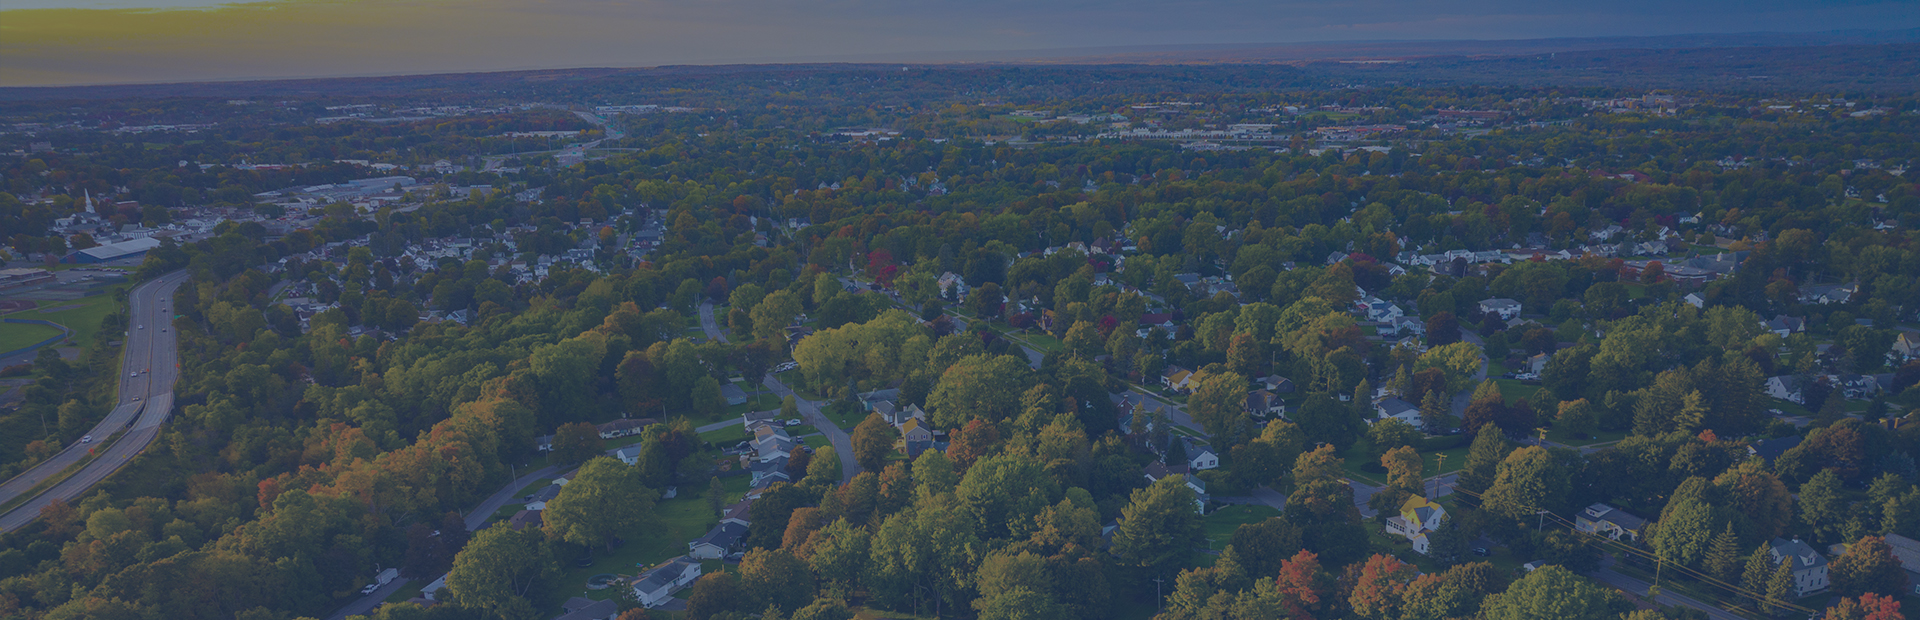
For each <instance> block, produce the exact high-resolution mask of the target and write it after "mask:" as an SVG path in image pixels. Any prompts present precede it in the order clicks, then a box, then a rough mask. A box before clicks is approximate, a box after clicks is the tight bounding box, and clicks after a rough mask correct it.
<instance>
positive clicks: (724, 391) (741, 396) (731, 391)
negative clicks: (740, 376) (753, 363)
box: [720, 381, 747, 406]
mask: <svg viewBox="0 0 1920 620" xmlns="http://www.w3.org/2000/svg"><path fill="white" fill-rule="evenodd" d="M720 397H721V398H724V399H727V405H728V406H733V405H744V404H747V391H746V390H742V389H740V384H738V383H734V382H732V381H728V382H726V383H725V384H722V385H721V386H720Z"/></svg>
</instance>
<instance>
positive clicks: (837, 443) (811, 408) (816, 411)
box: [696, 301, 860, 484]
mask: <svg viewBox="0 0 1920 620" xmlns="http://www.w3.org/2000/svg"><path fill="white" fill-rule="evenodd" d="M700 329H701V330H703V331H705V332H707V338H708V339H710V340H714V341H716V342H727V335H726V334H725V333H724V332H721V331H720V325H719V323H718V322H716V321H714V319H713V303H712V302H704V301H703V302H700ZM762 384H763V385H765V386H767V389H768V390H771V391H772V392H773V393H774V395H775V396H779V397H781V398H785V397H787V396H792V397H793V402H794V404H795V405H796V406H798V407H799V408H800V418H801V419H803V420H806V421H807V423H808V424H812V425H813V426H814V428H818V429H820V434H822V435H825V436H826V437H827V441H828V442H830V443H832V444H833V452H834V454H835V455H837V456H839V457H840V482H841V483H842V484H844V483H847V482H852V481H853V477H854V475H855V474H859V473H860V464H859V463H855V462H854V461H853V438H852V437H849V436H848V435H847V432H846V431H844V430H841V428H840V426H839V425H838V424H834V423H833V420H832V419H830V418H828V417H827V416H826V414H823V413H821V412H820V405H822V404H824V403H823V402H821V401H812V400H807V399H805V398H802V397H800V395H799V394H796V393H794V391H793V388H789V387H787V384H785V383H782V382H780V378H779V377H776V376H773V375H772V374H768V375H767V376H766V377H765V378H764V379H763V380H762ZM728 424H739V422H738V421H729V420H722V421H720V422H715V423H713V424H708V425H706V426H702V427H700V428H698V429H696V430H698V431H700V432H703V433H704V432H707V431H711V430H718V429H722V428H726V426H727V425H728Z"/></svg>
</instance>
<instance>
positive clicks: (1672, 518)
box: [1651, 476, 1715, 565]
mask: <svg viewBox="0 0 1920 620" xmlns="http://www.w3.org/2000/svg"><path fill="white" fill-rule="evenodd" d="M1711 490H1712V486H1710V485H1708V484H1707V479H1706V478H1700V477H1697V476H1696V477H1693V478H1688V479H1687V480H1686V481H1685V482H1682V483H1680V488H1679V489H1678V490H1675V491H1674V492H1673V498H1672V499H1670V500H1668V501H1667V507H1666V509H1665V510H1663V511H1661V513H1660V521H1659V527H1657V528H1655V529H1654V533H1653V540H1652V541H1651V542H1652V543H1653V549H1654V551H1655V552H1656V553H1658V554H1659V555H1660V559H1661V560H1662V561H1665V562H1673V563H1676V564H1681V565H1692V564H1693V563H1694V562H1696V561H1698V560H1700V559H1701V558H1702V557H1704V556H1705V554H1706V552H1707V549H1708V547H1709V545H1710V543H1711V542H1712V541H1711V539H1712V538H1713V526H1714V525H1715V522H1714V514H1713V505H1712V504H1711V503H1710V502H1711V501H1712V499H1713V498H1712V497H1710V496H1709V493H1710V491H1711Z"/></svg>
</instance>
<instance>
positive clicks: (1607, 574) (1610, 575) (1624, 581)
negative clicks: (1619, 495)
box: [1587, 555, 1746, 620]
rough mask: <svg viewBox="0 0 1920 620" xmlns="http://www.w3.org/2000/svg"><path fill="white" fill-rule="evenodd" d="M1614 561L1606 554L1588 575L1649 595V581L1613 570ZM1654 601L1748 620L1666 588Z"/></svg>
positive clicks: (1721, 618) (1724, 619)
mask: <svg viewBox="0 0 1920 620" xmlns="http://www.w3.org/2000/svg"><path fill="white" fill-rule="evenodd" d="M1613 563H1614V559H1613V556H1612V555H1608V556H1605V557H1603V558H1602V559H1601V565H1600V570H1597V571H1594V572H1592V573H1589V574H1587V576H1588V577H1590V578H1592V579H1593V580H1594V581H1598V582H1600V583H1604V584H1607V585H1610V586H1613V587H1616V588H1620V589H1622V590H1626V591H1628V592H1632V593H1633V594H1634V595H1635V596H1639V597H1642V598H1645V597H1646V595H1647V586H1648V584H1647V582H1645V581H1641V580H1639V579H1634V578H1632V577H1628V576H1626V575H1622V574H1620V573H1619V572H1617V571H1615V570H1613V568H1612V566H1613ZM1654 602H1656V603H1659V604H1661V605H1680V606H1683V607H1691V608H1694V609H1698V610H1700V611H1703V612H1706V614H1707V617H1709V618H1713V620H1746V619H1745V618H1742V617H1740V616H1737V615H1734V614H1732V613H1730V612H1728V611H1726V610H1724V609H1720V608H1718V607H1714V606H1712V605H1708V604H1706V603H1702V602H1700V601H1698V600H1695V599H1693V598H1691V597H1687V596H1682V595H1679V594H1674V593H1672V592H1669V591H1667V590H1665V589H1662V590H1661V592H1660V596H1658V597H1655V598H1654Z"/></svg>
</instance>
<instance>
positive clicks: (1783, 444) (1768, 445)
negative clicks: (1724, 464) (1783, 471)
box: [1747, 435, 1801, 465]
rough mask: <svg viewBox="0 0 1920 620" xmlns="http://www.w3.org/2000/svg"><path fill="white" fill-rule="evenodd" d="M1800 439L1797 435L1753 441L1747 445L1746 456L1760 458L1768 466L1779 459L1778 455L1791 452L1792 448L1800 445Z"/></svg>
mask: <svg viewBox="0 0 1920 620" xmlns="http://www.w3.org/2000/svg"><path fill="white" fill-rule="evenodd" d="M1800 439H1801V437H1800V436H1799V435H1792V436H1789V437H1781V438H1778V439H1762V440H1759V441H1755V442H1753V443H1750V444H1747V456H1757V457H1760V458H1761V459H1763V460H1765V461H1766V462H1767V464H1768V465H1772V464H1773V460H1774V459H1777V458H1780V455H1782V454H1786V453H1787V451H1788V450H1792V449H1793V447H1794V446H1797V445H1800Z"/></svg>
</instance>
